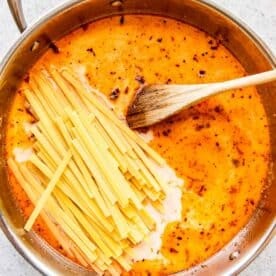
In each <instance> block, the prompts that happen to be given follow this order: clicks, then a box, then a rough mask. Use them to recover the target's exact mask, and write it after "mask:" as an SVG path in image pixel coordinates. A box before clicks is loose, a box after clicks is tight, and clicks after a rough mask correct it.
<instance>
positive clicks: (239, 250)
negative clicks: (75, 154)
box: [0, 0, 276, 275]
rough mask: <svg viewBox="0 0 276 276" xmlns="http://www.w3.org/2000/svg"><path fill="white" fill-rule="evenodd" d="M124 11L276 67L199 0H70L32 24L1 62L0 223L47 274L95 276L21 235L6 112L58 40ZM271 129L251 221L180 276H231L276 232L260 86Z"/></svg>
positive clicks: (274, 93) (246, 62)
mask: <svg viewBox="0 0 276 276" xmlns="http://www.w3.org/2000/svg"><path fill="white" fill-rule="evenodd" d="M9 2H10V4H11V5H10V6H11V8H12V10H13V11H14V14H15V15H16V18H17V23H18V26H19V27H20V29H21V30H22V31H23V30H24V29H25V28H26V24H24V20H23V16H20V15H22V14H21V13H20V12H19V11H20V9H19V8H20V5H19V2H20V1H18V0H17V1H11V0H10V1H9ZM122 13H140V14H157V15H163V16H168V17H172V18H176V19H178V20H182V21H184V22H187V23H189V24H192V25H194V26H196V27H198V28H201V29H203V30H204V31H206V32H208V33H209V34H211V35H213V36H220V37H221V38H222V39H223V43H224V45H225V46H226V47H228V48H229V49H230V50H231V52H232V53H233V54H234V55H235V56H236V57H237V58H238V59H239V60H240V62H241V63H242V64H243V66H244V67H245V68H246V70H247V71H248V72H249V73H256V72H261V71H265V70H268V69H270V68H273V67H274V68H275V67H276V61H275V58H274V57H273V56H272V54H271V53H270V51H269V50H268V48H267V47H266V46H265V45H264V44H263V43H262V42H261V40H260V39H259V38H258V37H257V36H256V35H255V34H254V33H253V32H252V31H250V30H249V29H248V28H247V27H245V26H244V25H243V24H242V23H240V22H239V21H238V20H236V19H234V18H233V17H232V16H230V15H228V14H227V13H226V12H224V11H222V10H220V9H218V8H217V7H216V6H215V5H213V4H211V3H209V2H208V3H207V2H206V1H204V2H203V1H198V0H186V1H183V0H144V1H138V0H136V1H135V0H124V1H122V0H121V1H118V0H117V1H109V0H83V1H68V2H67V3H66V4H65V5H62V6H60V7H58V8H56V9H54V10H52V11H51V12H50V13H48V14H47V15H46V16H45V17H43V18H42V19H40V20H39V21H38V22H37V23H35V24H34V25H32V26H30V27H28V28H27V29H26V30H25V31H24V32H23V33H22V35H21V37H20V38H19V40H18V41H17V42H16V43H15V44H14V46H13V47H12V48H11V49H10V51H9V53H8V54H7V55H6V57H5V58H4V60H3V61H2V63H1V64H0V124H1V130H0V145H1V146H0V224H1V227H2V229H3V231H4V232H5V234H6V236H7V237H8V238H9V239H10V240H11V242H12V243H13V245H14V246H15V247H16V249H17V250H18V251H19V252H20V253H21V254H22V255H23V256H24V257H25V258H26V259H27V260H28V261H29V262H30V263H31V264H33V265H34V266H35V267H36V268H37V269H38V270H40V271H41V272H42V273H44V274H47V275H56V274H59V275H75V274H78V275H80V274H81V275H86V274H89V275H91V272H88V271H85V270H84V269H82V268H80V267H78V266H76V265H74V264H72V263H71V262H69V261H67V260H66V259H65V258H63V257H62V256H60V255H59V254H58V253H56V252H54V251H53V250H51V249H49V247H48V246H47V244H45V243H44V242H43V241H41V239H40V238H39V237H38V236H36V235H35V234H28V235H26V234H25V233H24V232H23V231H22V225H23V221H22V217H21V216H20V213H19V211H18V210H17V209H16V208H15V205H14V202H13V201H12V198H11V196H10V193H9V189H8V178H7V175H6V170H5V166H6V162H5V158H4V151H5V145H4V139H5V128H6V119H7V113H8V110H9V107H10V103H11V102H12V99H13V95H14V93H15V90H16V86H17V84H18V82H19V81H20V79H21V78H22V76H23V75H24V74H25V73H26V72H27V71H28V69H29V68H30V67H31V66H32V65H33V64H34V63H35V62H36V61H37V59H38V58H39V57H40V56H41V55H42V54H43V53H44V52H45V50H46V49H47V48H48V47H49V45H50V46H51V45H52V44H51V42H52V41H54V40H56V39H58V38H60V37H62V36H63V35H65V34H66V33H68V32H70V31H71V30H73V29H75V28H77V27H79V26H82V27H83V28H85V24H86V23H87V22H90V21H94V20H97V19H100V18H103V17H106V16H111V15H115V14H122ZM259 93H260V95H261V97H262V101H263V104H264V107H265V109H266V113H267V116H268V118H269V125H270V137H271V147H272V156H271V172H270V174H269V175H268V177H267V181H268V184H269V185H268V188H267V190H266V191H265V192H264V194H263V197H262V199H261V201H260V204H259V206H258V208H257V210H256V212H255V213H254V215H253V217H252V218H251V220H250V222H249V223H248V225H246V227H245V228H244V229H242V231H240V233H239V234H238V235H237V236H236V237H235V238H234V239H233V240H232V241H231V242H230V243H229V244H228V245H226V246H225V247H224V248H223V249H222V250H220V251H219V252H218V253H217V254H215V255H214V256H213V257H211V258H210V259H208V260H207V261H206V262H204V263H202V264H199V265H198V266H196V267H194V268H192V269H190V270H189V271H185V272H180V273H179V275H186V274H187V275H191V273H195V274H197V275H200V274H204V275H230V274H235V273H237V272H238V271H240V270H241V269H243V268H244V267H245V266H246V265H247V264H248V263H249V262H250V261H251V260H252V259H253V258H254V257H255V256H256V255H257V254H258V253H259V252H260V251H261V250H262V248H263V247H264V246H265V245H266V244H267V243H268V242H269V240H270V239H271V237H272V235H273V231H274V229H275V214H276V183H275V177H274V176H275V173H276V169H275V166H274V161H275V160H276V137H275V134H274V133H275V130H276V116H275V114H276V83H272V84H269V85H265V86H262V87H260V88H259Z"/></svg>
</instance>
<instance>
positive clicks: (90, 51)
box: [86, 48, 96, 57]
mask: <svg viewBox="0 0 276 276" xmlns="http://www.w3.org/2000/svg"><path fill="white" fill-rule="evenodd" d="M86 51H87V52H89V53H91V54H92V55H93V56H94V57H95V56H96V53H95V51H94V49H93V48H87V49H86Z"/></svg>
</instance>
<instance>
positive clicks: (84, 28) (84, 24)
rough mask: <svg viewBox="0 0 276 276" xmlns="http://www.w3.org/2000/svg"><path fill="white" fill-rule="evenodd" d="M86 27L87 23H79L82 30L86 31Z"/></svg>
mask: <svg viewBox="0 0 276 276" xmlns="http://www.w3.org/2000/svg"><path fill="white" fill-rule="evenodd" d="M88 27H89V23H83V24H81V28H82V29H83V30H84V31H86V30H87V29H88Z"/></svg>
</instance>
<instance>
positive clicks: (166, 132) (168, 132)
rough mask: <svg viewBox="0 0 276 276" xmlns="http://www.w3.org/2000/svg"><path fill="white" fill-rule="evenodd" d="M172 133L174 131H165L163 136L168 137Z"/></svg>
mask: <svg viewBox="0 0 276 276" xmlns="http://www.w3.org/2000/svg"><path fill="white" fill-rule="evenodd" d="M171 131H172V130H171V129H167V130H163V131H162V134H163V136H166V137H167V136H169V134H170V133H171Z"/></svg>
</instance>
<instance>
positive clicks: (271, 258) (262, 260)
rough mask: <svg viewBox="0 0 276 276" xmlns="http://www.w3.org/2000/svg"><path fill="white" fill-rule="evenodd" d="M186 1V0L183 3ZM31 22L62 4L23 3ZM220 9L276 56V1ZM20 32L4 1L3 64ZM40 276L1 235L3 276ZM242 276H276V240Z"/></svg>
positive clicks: (0, 5) (0, 21) (240, 1)
mask: <svg viewBox="0 0 276 276" xmlns="http://www.w3.org/2000/svg"><path fill="white" fill-rule="evenodd" d="M183 1H184V0H183ZM22 2H23V6H24V11H25V14H26V18H27V21H28V22H32V21H35V20H37V19H38V17H39V16H41V15H42V14H43V13H45V12H47V10H49V9H50V8H52V7H55V6H57V5H59V4H60V3H62V2H63V1H61V0H43V1H38V0H23V1H22ZM213 2H215V3H217V4H218V5H219V6H220V7H222V8H224V9H226V10H228V11H230V12H231V13H232V14H233V15H235V16H236V17H238V18H240V19H241V20H242V21H243V22H245V23H246V24H247V25H248V26H249V27H250V28H251V29H253V30H254V31H255V32H256V33H257V34H258V35H259V36H260V37H261V38H262V39H263V40H264V41H265V42H266V44H267V45H269V47H270V49H271V50H272V52H273V53H274V55H276V0H262V1H260V0H215V1H214V0H213ZM18 37H19V32H18V31H17V28H16V26H15V24H14V23H13V20H12V18H11V15H10V14H9V12H8V5H7V3H6V1H5V0H0V62H1V59H2V58H3V57H4V55H5V53H6V52H7V50H8V49H9V47H10V46H11V45H12V43H13V42H14V41H15V40H16V39H17V38H18ZM2 275H3V276H36V275H40V274H39V273H38V272H37V271H36V270H34V269H33V268H32V267H31V266H30V265H29V264H28V263H27V262H26V261H25V260H24V259H23V258H22V257H21V256H20V255H19V254H18V253H17V252H16V251H15V249H14V248H13V247H12V246H11V245H10V243H9V242H8V240H7V239H6V237H5V236H4V234H3V233H2V232H1V231H0V276H2ZM240 275H242V276H255V275H256V276H276V239H275V238H274V240H273V241H272V242H271V243H270V244H269V246H267V248H266V249H265V250H264V251H263V252H262V253H261V254H260V255H259V256H258V257H257V258H256V259H255V261H253V262H252V263H251V264H250V265H249V266H248V268H247V269H245V270H244V271H243V272H242V273H241V274H240Z"/></svg>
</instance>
